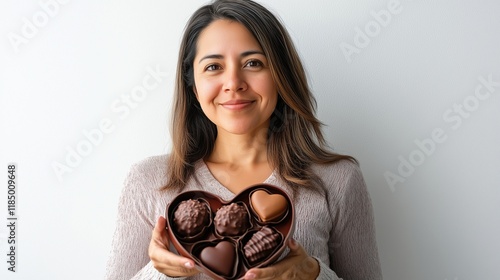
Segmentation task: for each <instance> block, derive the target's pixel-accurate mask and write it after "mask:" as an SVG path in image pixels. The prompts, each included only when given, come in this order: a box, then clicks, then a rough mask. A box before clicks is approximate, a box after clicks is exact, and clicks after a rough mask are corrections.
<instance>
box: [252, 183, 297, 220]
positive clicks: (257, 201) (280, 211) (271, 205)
mask: <svg viewBox="0 0 500 280" xmlns="http://www.w3.org/2000/svg"><path fill="white" fill-rule="evenodd" d="M250 201H251V203H252V209H253V210H254V211H255V213H257V215H258V216H259V218H260V220H261V221H262V222H276V221H278V220H279V219H281V218H283V216H284V215H285V214H286V212H287V210H288V201H287V200H286V198H285V197H284V196H282V195H281V194H270V193H268V192H267V191H264V190H257V191H255V192H253V193H252V194H251V197H250Z"/></svg>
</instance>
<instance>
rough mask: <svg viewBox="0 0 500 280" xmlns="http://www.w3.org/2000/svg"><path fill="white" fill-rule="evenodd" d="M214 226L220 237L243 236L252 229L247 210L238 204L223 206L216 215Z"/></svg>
mask: <svg viewBox="0 0 500 280" xmlns="http://www.w3.org/2000/svg"><path fill="white" fill-rule="evenodd" d="M214 224H215V228H216V230H217V232H218V233H219V234H220V235H224V236H237V235H241V234H243V233H245V232H246V231H247V229H248V228H249V227H250V222H249V219H248V211H247V208H246V207H245V206H243V205H240V204H237V203H231V204H229V205H225V206H222V207H221V208H220V209H219V210H217V213H216V214H215V218H214Z"/></svg>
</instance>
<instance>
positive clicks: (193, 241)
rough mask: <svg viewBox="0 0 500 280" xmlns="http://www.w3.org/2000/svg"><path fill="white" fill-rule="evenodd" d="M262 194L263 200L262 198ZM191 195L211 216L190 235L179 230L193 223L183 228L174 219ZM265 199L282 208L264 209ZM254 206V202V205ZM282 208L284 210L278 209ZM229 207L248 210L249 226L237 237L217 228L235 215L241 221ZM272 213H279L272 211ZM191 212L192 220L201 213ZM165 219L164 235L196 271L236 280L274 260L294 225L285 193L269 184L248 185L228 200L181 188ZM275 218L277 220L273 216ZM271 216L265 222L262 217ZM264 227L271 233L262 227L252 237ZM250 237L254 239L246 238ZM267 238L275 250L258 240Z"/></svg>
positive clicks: (240, 216)
mask: <svg viewBox="0 0 500 280" xmlns="http://www.w3.org/2000/svg"><path fill="white" fill-rule="evenodd" d="M255 193H257V195H256V196H254V195H255ZM262 195H263V197H264V198H263V199H262V198H260V196H262ZM190 199H192V200H197V201H200V202H203V203H205V204H206V205H207V207H209V213H210V214H209V216H210V219H209V221H208V223H207V222H206V221H205V220H204V219H202V222H201V223H202V224H204V225H205V226H206V231H203V232H202V233H201V234H196V235H192V233H191V232H188V231H183V229H184V228H191V226H186V227H185V225H184V224H183V223H184V222H183V221H182V220H180V219H177V220H176V219H175V217H176V211H177V210H178V209H179V205H180V204H181V203H183V202H184V201H188V200H190ZM281 199H284V200H285V202H284V203H283V201H279V200H281ZM269 202H271V203H274V204H276V203H277V204H280V205H282V206H280V207H278V208H279V209H280V210H277V211H270V212H269V211H268V210H266V209H267V208H266V207H265V205H266V203H269ZM261 203H263V204H261ZM232 204H233V208H235V207H234V206H235V205H241V206H243V208H244V211H243V210H241V209H239V210H238V211H236V208H235V209H232V208H231V205H232ZM252 204H254V205H253V206H252ZM283 205H284V206H283ZM225 206H228V207H225ZM282 207H285V209H284V210H283V209H281V208H282ZM198 208H200V207H198ZM201 208H202V207H201ZM226 208H227V209H229V210H231V209H232V210H231V211H227V213H224V212H225V210H223V211H222V212H220V213H218V211H220V210H221V209H226ZM257 209H259V210H257ZM184 210H185V209H184ZM189 210H191V209H189ZM192 210H196V209H194V208H193V209H192ZM233 210H234V211H236V212H240V211H243V212H247V214H248V215H247V217H246V219H248V221H247V223H246V226H245V227H247V229H245V230H242V231H241V232H238V234H236V235H233V234H227V233H226V232H225V231H226V230H227V228H224V230H220V228H221V226H223V227H228V226H229V225H232V224H234V225H239V224H241V223H235V222H234V221H233V219H241V218H242V217H244V216H245V215H240V214H238V215H236V214H235V213H233V212H234V211H233ZM187 212H190V211H187ZM194 212H197V211H194ZM274 212H276V213H277V214H273V213H274ZM269 213H271V214H269ZM177 214H182V213H177ZM190 214H193V217H195V218H196V217H197V216H196V215H198V214H199V213H190ZM218 214H219V215H221V216H220V217H221V219H220V220H219V218H217V220H218V222H217V225H216V223H215V217H216V216H217V215H218ZM233 214H234V215H233ZM178 216H179V215H178ZM165 217H166V218H167V233H168V235H169V239H170V241H171V242H172V244H173V246H174V247H175V249H176V251H177V252H178V253H179V254H180V255H182V256H184V257H187V258H190V259H193V260H194V262H195V264H196V266H197V268H198V269H199V270H200V271H202V272H203V273H205V274H207V275H208V276H210V277H212V278H213V279H217V280H229V279H240V278H241V277H243V276H244V275H245V273H246V272H247V271H248V270H249V269H251V268H253V267H265V266H268V265H271V264H273V263H274V262H275V261H276V260H278V258H279V257H280V256H281V254H282V253H283V251H284V250H285V249H286V243H287V242H286V241H287V240H288V239H289V238H290V237H291V235H292V233H293V229H294V208H293V205H292V203H291V200H290V198H289V196H288V195H287V193H286V192H284V191H283V190H282V189H281V188H279V187H276V186H273V185H268V184H259V185H254V186H250V187H248V188H246V189H244V190H243V191H242V192H240V193H239V194H237V195H235V197H234V198H233V199H232V200H230V201H225V200H223V199H221V198H220V197H218V196H216V195H215V194H212V193H210V192H206V191H185V192H182V193H180V194H178V195H177V196H176V197H174V198H173V199H172V201H171V202H170V203H169V205H168V206H167V209H166V212H165ZM274 217H278V218H275V219H273V218H274ZM269 219H270V221H269V222H265V221H264V220H266V221H267V220H269ZM191 222H193V221H191ZM194 222H195V223H198V219H195V220H194ZM226 224H227V225H226ZM266 226H267V227H270V228H272V233H271V234H272V236H267V235H268V232H267V231H266V230H264V231H262V232H261V235H262V236H261V235H257V236H256V237H254V235H255V234H256V232H259V231H260V230H261V229H262V228H263V227H266ZM193 227H194V226H193ZM231 227H233V226H231ZM276 234H278V235H279V237H278V236H277V235H276ZM252 237H254V238H253V240H252V241H251V242H250V240H251V239H252ZM269 238H271V239H272V242H274V243H276V245H274V243H273V244H272V246H271V247H273V248H275V249H274V250H271V249H269V248H267V247H266V246H268V245H269V244H267V243H266V244H260V243H261V242H269V240H268V239H269ZM247 244H250V245H249V246H247V250H246V251H247V252H246V253H247V255H248V256H246V255H245V249H244V247H245V245H247ZM248 247H251V248H253V249H252V250H253V251H255V252H253V251H252V252H250V251H248ZM268 247H269V246H268ZM257 253H258V254H259V255H258V258H255V256H254V255H256V254H257Z"/></svg>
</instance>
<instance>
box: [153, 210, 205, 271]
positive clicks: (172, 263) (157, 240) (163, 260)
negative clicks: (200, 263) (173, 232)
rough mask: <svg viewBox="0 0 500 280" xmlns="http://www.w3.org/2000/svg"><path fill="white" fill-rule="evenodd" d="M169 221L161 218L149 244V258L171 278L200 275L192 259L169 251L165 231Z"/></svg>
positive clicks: (159, 269)
mask: <svg viewBox="0 0 500 280" xmlns="http://www.w3.org/2000/svg"><path fill="white" fill-rule="evenodd" d="M166 223H167V221H166V220H165V218H164V217H161V216H160V217H159V218H158V221H157V222H156V225H155V228H154V229H153V235H152V236H151V242H150V243H149V258H150V259H151V261H152V262H153V265H154V267H155V268H156V269H157V270H158V271H159V272H161V273H163V274H165V275H167V276H170V277H186V276H192V275H195V274H198V273H199V271H198V270H196V269H195V268H194V262H193V260H191V259H188V258H185V257H181V256H179V255H176V254H174V253H172V252H170V251H169V250H168V248H169V245H170V242H169V240H168V236H167V231H166V229H165V226H166Z"/></svg>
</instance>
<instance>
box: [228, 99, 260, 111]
mask: <svg viewBox="0 0 500 280" xmlns="http://www.w3.org/2000/svg"><path fill="white" fill-rule="evenodd" d="M253 103H254V101H253V100H229V101H226V102H224V103H221V104H220V105H221V106H222V107H224V108H226V109H229V110H241V109H244V108H247V107H249V106H250V105H252V104H253Z"/></svg>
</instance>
